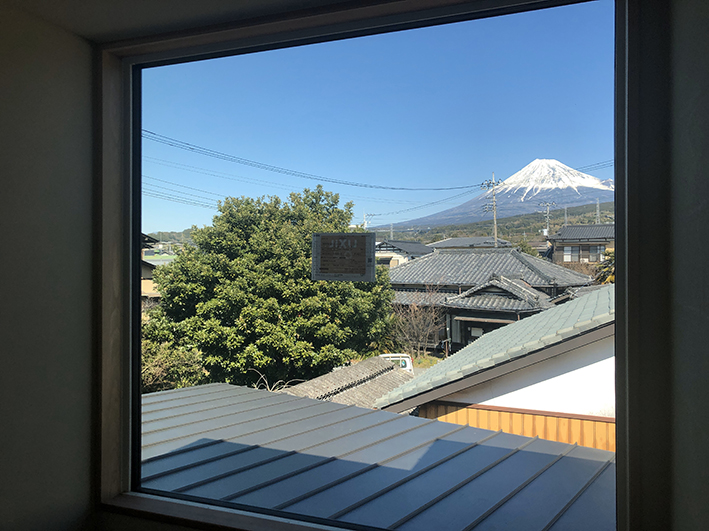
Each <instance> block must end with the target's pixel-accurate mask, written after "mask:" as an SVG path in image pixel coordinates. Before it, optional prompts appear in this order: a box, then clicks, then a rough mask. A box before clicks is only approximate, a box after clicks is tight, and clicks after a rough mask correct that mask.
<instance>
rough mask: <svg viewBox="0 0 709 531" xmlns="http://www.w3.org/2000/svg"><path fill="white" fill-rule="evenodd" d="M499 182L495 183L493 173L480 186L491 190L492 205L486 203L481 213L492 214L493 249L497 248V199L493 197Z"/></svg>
mask: <svg viewBox="0 0 709 531" xmlns="http://www.w3.org/2000/svg"><path fill="white" fill-rule="evenodd" d="M498 184H499V182H497V181H495V172H492V179H488V180H487V181H485V182H483V183H482V184H481V185H480V188H482V189H483V190H492V203H488V204H487V205H485V206H484V207H483V212H492V226H493V231H494V235H493V238H494V240H495V247H497V198H496V197H495V186H497V185H498Z"/></svg>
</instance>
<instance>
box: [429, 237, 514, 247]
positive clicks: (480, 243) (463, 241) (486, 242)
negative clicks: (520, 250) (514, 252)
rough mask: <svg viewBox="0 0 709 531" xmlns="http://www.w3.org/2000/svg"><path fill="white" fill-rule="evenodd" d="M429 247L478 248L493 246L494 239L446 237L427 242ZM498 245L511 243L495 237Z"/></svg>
mask: <svg viewBox="0 0 709 531" xmlns="http://www.w3.org/2000/svg"><path fill="white" fill-rule="evenodd" d="M428 246H429V247H434V248H436V249H445V248H455V247H465V248H470V247H472V248H479V247H495V240H494V238H493V237H492V236H472V237H470V238H446V239H445V240H441V241H439V242H433V243H429V244H428ZM497 246H498V247H511V246H512V244H511V243H510V242H508V241H507V240H503V239H502V238H497Z"/></svg>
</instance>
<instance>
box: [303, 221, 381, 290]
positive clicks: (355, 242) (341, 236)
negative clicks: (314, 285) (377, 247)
mask: <svg viewBox="0 0 709 531" xmlns="http://www.w3.org/2000/svg"><path fill="white" fill-rule="evenodd" d="M312 279H313V280H350V281H360V282H374V281H375V261H374V233H373V232H329V233H324V232H316V233H315V234H313V268H312Z"/></svg>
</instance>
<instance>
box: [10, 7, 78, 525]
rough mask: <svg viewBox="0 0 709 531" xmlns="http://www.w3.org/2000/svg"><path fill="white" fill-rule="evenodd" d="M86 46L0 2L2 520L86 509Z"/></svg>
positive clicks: (38, 521)
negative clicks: (0, 5) (1, 5)
mask: <svg viewBox="0 0 709 531" xmlns="http://www.w3.org/2000/svg"><path fill="white" fill-rule="evenodd" d="M91 54H92V51H91V47H90V46H89V45H88V44H87V43H86V42H84V41H83V40H81V39H79V38H77V37H75V36H72V35H70V34H68V33H66V32H64V31H62V30H60V29H59V28H57V27H55V26H51V25H49V24H46V23H44V22H42V21H40V20H36V19H34V18H31V17H29V16H27V15H24V14H21V13H19V12H16V11H13V10H10V9H7V8H3V7H0V105H1V106H2V114H1V116H2V119H0V146H1V147H0V179H2V188H1V191H0V227H1V228H2V251H1V252H2V258H3V260H2V266H0V267H1V268H2V275H1V276H0V278H1V279H2V280H0V283H1V285H2V288H1V290H0V356H1V357H2V370H1V371H0V404H1V406H0V411H2V413H1V414H0V422H1V425H0V456H1V457H0V478H1V480H0V528H1V529H8V530H13V531H21V530H24V529H32V530H56V529H67V530H75V529H80V528H81V527H82V526H83V525H85V524H86V522H87V517H88V516H89V514H90V509H91V487H92V474H91V472H92V471H91V463H92V451H91V450H92V429H91V428H92V426H91V421H92V416H91V411H92V314H91V304H92V301H91V297H92V291H91V282H92V279H91V247H92V242H91V239H92V216H91V214H92V212H91V194H92V189H91V188H92V108H91V106H92V92H91V90H92V86H91V79H92V71H91V69H92V65H91V62H92V57H91Z"/></svg>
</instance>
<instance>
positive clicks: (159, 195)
mask: <svg viewBox="0 0 709 531" xmlns="http://www.w3.org/2000/svg"><path fill="white" fill-rule="evenodd" d="M143 195H144V196H147V197H153V198H156V199H163V200H165V201H170V202H172V203H182V204H185V205H190V206H196V207H201V208H208V209H210V210H217V207H216V205H213V204H208V203H203V202H201V201H194V200H191V199H186V198H184V197H179V196H175V195H172V194H166V193H162V192H153V191H150V190H143Z"/></svg>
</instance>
